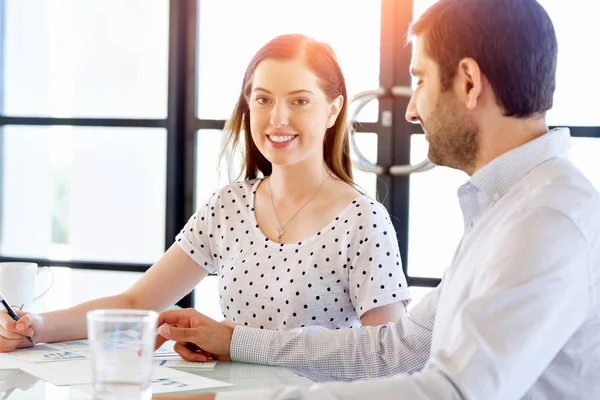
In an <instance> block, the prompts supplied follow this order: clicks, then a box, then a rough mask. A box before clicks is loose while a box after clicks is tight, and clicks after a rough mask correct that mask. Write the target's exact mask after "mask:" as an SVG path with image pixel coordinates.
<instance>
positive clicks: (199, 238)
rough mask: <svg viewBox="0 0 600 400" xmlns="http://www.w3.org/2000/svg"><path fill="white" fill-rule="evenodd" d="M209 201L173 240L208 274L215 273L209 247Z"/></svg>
mask: <svg viewBox="0 0 600 400" xmlns="http://www.w3.org/2000/svg"><path fill="white" fill-rule="evenodd" d="M210 207H211V205H210V201H209V202H208V203H206V204H205V205H204V206H202V207H200V208H199V209H198V211H196V213H194V215H192V217H191V218H190V219H189V220H188V222H187V223H186V224H185V226H184V227H183V229H182V230H181V232H179V234H178V235H177V237H176V238H175V241H176V243H177V244H178V245H179V246H180V247H181V248H182V249H183V250H184V251H185V252H186V254H187V255H188V256H190V258H191V259H192V260H194V261H195V262H196V263H197V264H198V265H200V266H201V267H203V268H204V269H206V270H207V271H208V272H209V273H214V272H215V271H216V266H215V262H214V259H213V256H212V251H211V246H210V242H211V241H210V232H211V231H212V230H211V229H210V226H209V220H210V218H209V214H210V212H211V210H210Z"/></svg>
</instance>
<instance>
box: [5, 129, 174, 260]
mask: <svg viewBox="0 0 600 400" xmlns="http://www.w3.org/2000/svg"><path fill="white" fill-rule="evenodd" d="M1 137H2V138H3V142H4V143H3V145H4V149H3V150H4V151H3V154H2V155H1V156H2V157H1V158H0V160H2V163H1V164H0V172H1V173H2V174H3V187H2V188H0V190H1V195H2V205H3V207H2V211H1V215H2V217H1V228H2V242H1V243H0V253H1V254H2V255H4V256H14V257H36V258H49V259H58V260H70V259H74V260H84V261H85V260H92V261H114V262H139V263H152V262H154V261H155V260H156V259H157V258H158V257H159V256H160V255H161V254H162V253H163V251H164V248H165V237H164V236H165V209H166V183H165V182H166V131H165V130H164V129H142V128H80V127H62V126H61V127H32V126H18V127H15V126H7V127H5V128H4V129H3V135H2V136H1Z"/></svg>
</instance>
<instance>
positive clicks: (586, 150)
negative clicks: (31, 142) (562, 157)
mask: <svg viewBox="0 0 600 400" xmlns="http://www.w3.org/2000/svg"><path fill="white" fill-rule="evenodd" d="M598 154H600V139H599V138H573V148H572V149H571V151H570V152H569V157H570V158H571V161H573V163H574V164H575V165H577V166H578V167H579V168H580V169H581V171H582V172H583V173H584V174H585V176H586V177H587V178H588V179H589V180H590V181H591V182H592V183H593V184H594V186H595V187H596V189H598V190H600V168H599V167H600V163H599V162H598Z"/></svg>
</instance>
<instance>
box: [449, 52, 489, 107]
mask: <svg viewBox="0 0 600 400" xmlns="http://www.w3.org/2000/svg"><path fill="white" fill-rule="evenodd" d="M483 84H484V77H483V74H482V73H481V69H479V64H477V61H475V60H474V59H472V58H469V57H467V58H463V59H462V60H460V62H459V63H458V70H457V73H456V78H455V81H454V85H455V86H454V87H455V89H456V91H457V96H458V97H459V99H460V100H461V101H462V102H463V103H464V104H465V106H466V107H467V108H468V109H469V110H473V109H474V108H475V107H476V106H477V102H478V101H479V99H480V96H481V94H482V92H483Z"/></svg>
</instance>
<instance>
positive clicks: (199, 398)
mask: <svg viewBox="0 0 600 400" xmlns="http://www.w3.org/2000/svg"><path fill="white" fill-rule="evenodd" d="M173 399H177V400H215V395H214V394H199V395H196V396H185V397H179V396H177V397H169V396H152V400H173Z"/></svg>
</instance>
